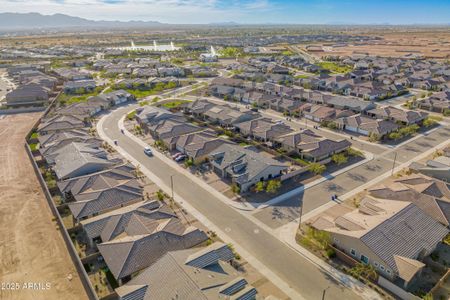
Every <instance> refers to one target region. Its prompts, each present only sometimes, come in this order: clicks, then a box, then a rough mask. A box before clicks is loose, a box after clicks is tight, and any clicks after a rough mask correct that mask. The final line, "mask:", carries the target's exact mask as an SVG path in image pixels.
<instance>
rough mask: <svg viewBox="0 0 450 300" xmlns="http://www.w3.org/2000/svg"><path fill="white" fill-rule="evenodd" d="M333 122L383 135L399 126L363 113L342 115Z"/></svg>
mask: <svg viewBox="0 0 450 300" xmlns="http://www.w3.org/2000/svg"><path fill="white" fill-rule="evenodd" d="M335 122H336V123H337V124H340V125H346V126H351V127H355V128H360V129H362V130H365V131H367V132H369V133H371V132H373V133H376V134H379V135H385V134H387V133H390V132H392V131H395V130H397V129H398V128H399V126H398V125H397V124H395V123H394V122H392V121H386V120H380V119H372V118H369V117H366V116H363V115H355V116H350V117H344V118H340V119H337V120H336V121H335Z"/></svg>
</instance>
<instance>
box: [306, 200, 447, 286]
mask: <svg viewBox="0 0 450 300" xmlns="http://www.w3.org/2000/svg"><path fill="white" fill-rule="evenodd" d="M311 225H312V226H313V227H314V228H316V229H318V230H323V231H325V232H328V233H329V234H330V235H331V240H332V242H333V244H334V245H335V247H337V248H338V249H339V250H341V251H343V252H344V253H346V254H347V255H349V256H351V257H353V258H354V259H355V260H357V261H360V262H361V263H363V264H366V265H371V266H373V267H374V268H375V269H376V271H377V272H378V273H379V274H380V275H381V276H383V277H385V278H387V279H389V280H391V281H397V282H398V281H400V282H401V284H400V285H401V286H402V287H403V288H407V287H408V286H409V285H410V284H411V283H412V282H413V281H414V279H416V278H417V277H418V275H419V274H420V272H421V270H422V269H423V267H424V266H425V264H424V263H422V262H421V261H422V260H423V258H424V257H425V256H427V255H430V254H431V253H432V252H433V251H434V250H435V248H436V246H437V245H438V244H439V243H440V242H441V241H442V239H443V238H444V237H445V236H446V235H447V234H448V232H449V230H448V228H446V227H445V226H443V225H442V224H440V223H438V222H437V221H435V220H434V219H433V218H431V217H430V216H429V215H427V214H426V213H424V212H423V211H422V210H421V209H420V208H419V207H418V206H416V205H415V204H413V203H410V202H406V201H395V200H385V199H374V198H371V197H366V198H364V199H363V200H362V201H361V203H360V207H359V208H358V209H355V210H352V211H350V212H346V213H344V214H342V215H339V216H337V217H331V216H321V217H319V218H317V219H316V220H315V221H314V222H313V223H312V224H311Z"/></svg>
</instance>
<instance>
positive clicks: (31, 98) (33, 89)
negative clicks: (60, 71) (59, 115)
mask: <svg viewBox="0 0 450 300" xmlns="http://www.w3.org/2000/svg"><path fill="white" fill-rule="evenodd" d="M49 93H50V90H49V89H48V88H46V87H45V86H42V85H39V84H36V83H29V84H24V85H19V86H18V87H17V88H16V89H14V90H12V91H11V92H9V93H7V94H6V96H5V98H6V104H7V105H8V106H22V105H39V106H42V105H44V104H45V103H47V102H48V100H49Z"/></svg>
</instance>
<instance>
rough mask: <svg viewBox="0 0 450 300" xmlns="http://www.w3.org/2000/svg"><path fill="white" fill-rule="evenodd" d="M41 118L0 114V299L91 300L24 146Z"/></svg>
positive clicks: (35, 114)
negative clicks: (13, 287)
mask: <svg viewBox="0 0 450 300" xmlns="http://www.w3.org/2000/svg"><path fill="white" fill-rule="evenodd" d="M38 116H39V113H33V114H22V115H9V116H2V115H0V149H1V151H0V283H1V285H2V286H1V287H0V299H8V300H9V299H21V300H22V299H33V300H36V299H87V295H86V293H85V291H84V288H83V286H82V284H81V281H80V278H79V277H78V273H77V272H76V269H75V266H74V265H73V263H72V260H71V258H70V256H69V253H68V252H67V248H66V246H65V244H64V241H63V238H62V236H61V233H60V232H59V230H58V229H57V226H56V222H55V221H53V215H52V213H51V211H50V208H49V207H48V204H47V201H46V199H45V197H44V194H43V192H42V190H41V188H40V186H39V182H38V180H37V178H36V177H35V173H34V171H33V167H32V165H31V163H30V160H29V158H28V156H27V153H26V152H25V149H24V147H23V141H24V137H25V135H26V133H27V132H28V131H29V130H30V128H31V126H32V125H33V123H34V122H35V121H36V120H37V118H38ZM70 277H72V278H71V280H69V278H70ZM28 282H31V283H38V284H39V283H40V284H41V288H43V289H41V290H31V289H23V284H24V283H28ZM11 283H18V284H19V286H20V289H19V290H11V289H10V288H11V286H10V284H11ZM46 283H49V284H50V287H49V289H45V288H46V287H47V286H46ZM35 287H38V286H35Z"/></svg>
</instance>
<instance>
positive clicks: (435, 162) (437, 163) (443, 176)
mask: <svg viewBox="0 0 450 300" xmlns="http://www.w3.org/2000/svg"><path fill="white" fill-rule="evenodd" d="M409 169H410V170H414V171H416V172H419V173H421V174H423V175H426V176H430V177H434V178H436V179H439V180H443V181H445V182H450V157H449V156H438V157H436V158H434V159H430V160H428V161H427V162H426V163H425V164H421V163H418V162H413V163H411V165H410V166H409Z"/></svg>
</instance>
